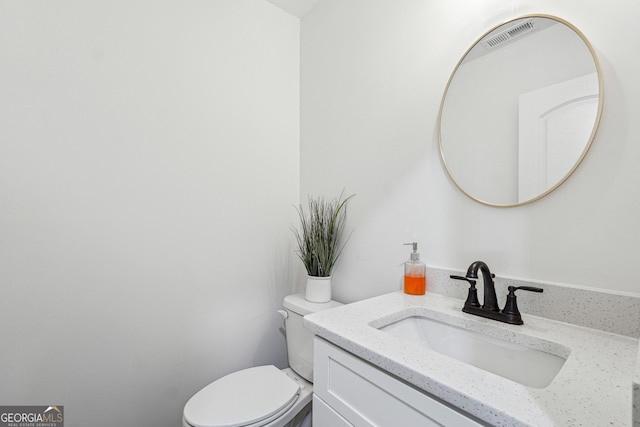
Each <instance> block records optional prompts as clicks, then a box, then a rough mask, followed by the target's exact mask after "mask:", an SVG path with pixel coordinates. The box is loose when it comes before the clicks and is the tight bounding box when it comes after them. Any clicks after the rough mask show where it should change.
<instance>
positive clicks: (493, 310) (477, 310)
mask: <svg viewBox="0 0 640 427" xmlns="http://www.w3.org/2000/svg"><path fill="white" fill-rule="evenodd" d="M478 270H480V271H481V272H482V279H483V281H484V304H483V305H482V306H480V302H479V301H478V290H477V289H476V280H475V279H477V278H478ZM449 277H451V278H452V279H456V280H465V281H467V282H469V284H470V285H471V287H470V288H469V294H468V296H467V300H466V301H465V302H464V307H463V308H462V311H463V312H465V313H469V314H475V315H476V316H481V317H486V318H488V319H493V320H498V321H500V322H505V323H510V324H512V325H522V324H523V323H524V322H523V321H522V316H521V315H520V311H519V310H518V304H517V301H516V294H515V292H516V291H517V290H518V289H522V290H523V291H531V292H542V291H543V290H542V289H541V288H535V287H533V286H509V287H508V289H509V294H508V295H507V302H506V304H505V305H504V309H503V310H502V311H501V310H500V309H499V308H498V299H497V298H496V287H495V282H494V281H493V279H494V278H495V277H496V275H495V274H492V273H491V271H490V270H489V266H487V264H486V263H484V262H483V261H475V262H474V263H473V264H471V265H470V266H469V268H468V269H467V275H466V277H462V276H455V275H451V276H449Z"/></svg>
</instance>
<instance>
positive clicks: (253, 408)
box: [182, 294, 342, 427]
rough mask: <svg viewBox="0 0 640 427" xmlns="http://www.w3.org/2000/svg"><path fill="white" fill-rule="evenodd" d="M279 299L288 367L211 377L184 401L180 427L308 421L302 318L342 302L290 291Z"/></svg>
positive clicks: (284, 426)
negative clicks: (318, 300) (308, 298)
mask: <svg viewBox="0 0 640 427" xmlns="http://www.w3.org/2000/svg"><path fill="white" fill-rule="evenodd" d="M283 305H284V308H285V310H284V311H280V312H281V314H282V315H283V316H284V317H285V332H286V337H287V353H288V356H289V365H290V367H288V368H285V369H282V370H280V369H278V368H277V367H275V366H273V365H265V366H256V367H253V368H247V369H243V370H241V371H237V372H233V373H231V374H229V375H227V376H224V377H222V378H220V379H218V380H216V381H214V382H212V383H211V384H209V385H208V386H206V387H205V388H203V389H202V390H200V391H199V392H197V393H196V394H194V395H193V396H192V397H191V399H189V401H188V402H187V404H186V405H185V407H184V411H183V420H182V425H183V427H309V426H311V398H312V394H313V386H312V384H311V381H312V380H313V334H312V333H311V332H309V331H307V330H306V329H305V328H304V326H303V324H302V318H303V316H304V315H306V314H309V313H314V312H317V311H321V310H327V309H329V308H333V307H337V306H339V305H342V304H340V303H339V302H336V301H330V302H327V303H321V304H318V303H312V302H309V301H306V300H305V299H304V294H294V295H288V296H287V297H285V299H284V303H283Z"/></svg>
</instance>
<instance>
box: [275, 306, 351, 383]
mask: <svg viewBox="0 0 640 427" xmlns="http://www.w3.org/2000/svg"><path fill="white" fill-rule="evenodd" d="M283 305H284V308H285V310H286V311H287V317H286V319H285V331H286V335H287V355H288V356H289V366H290V367H291V369H293V370H294V371H296V373H297V374H298V375H300V376H301V377H303V378H304V379H306V380H307V381H309V382H313V333H312V332H311V331H309V330H307V329H305V327H304V325H303V323H302V318H303V317H304V316H305V315H306V314H310V313H315V312H318V311H322V310H328V309H330V308H334V307H338V306H341V305H342V304H341V303H339V302H337V301H329V302H326V303H316V302H309V301H307V300H306V299H305V298H304V293H301V294H294V295H287V296H286V297H285V298H284V303H283Z"/></svg>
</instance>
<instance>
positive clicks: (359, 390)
mask: <svg viewBox="0 0 640 427" xmlns="http://www.w3.org/2000/svg"><path fill="white" fill-rule="evenodd" d="M315 340H316V341H315V347H314V385H313V388H314V390H313V391H314V394H315V395H316V396H317V397H319V398H320V399H322V400H323V401H324V402H325V403H326V404H328V405H329V406H330V407H331V408H333V409H334V410H335V411H336V412H337V413H338V414H340V416H342V417H343V418H344V419H346V420H347V421H348V422H349V423H351V424H353V425H354V426H356V427H370V426H376V427H397V426H421V427H423V426H424V427H429V426H455V427H464V426H473V427H478V426H480V425H481V424H479V423H477V422H476V421H474V420H472V419H470V418H468V417H467V416H465V415H464V414H462V413H461V412H458V411H457V410H455V409H453V408H452V407H449V406H447V405H445V404H444V403H441V402H439V401H437V400H435V399H434V398H432V397H430V396H429V395H427V394H426V393H424V392H421V391H419V390H417V389H416V388H414V387H413V386H410V385H408V384H406V383H404V382H402V381H400V380H399V379H397V378H395V377H393V376H391V375H389V374H388V373H386V372H384V371H383V370H381V369H379V368H377V367H375V366H373V365H371V364H369V363H367V362H365V361H363V360H362V359H360V358H358V357H356V356H354V355H352V354H351V353H348V352H346V351H344V350H342V349H340V348H339V347H336V346H334V345H333V344H330V343H328V342H327V341H324V340H323V339H321V338H317V337H316V339H315ZM314 427H333V426H332V425H331V424H322V423H319V424H315V423H314Z"/></svg>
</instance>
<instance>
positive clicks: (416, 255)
mask: <svg viewBox="0 0 640 427" xmlns="http://www.w3.org/2000/svg"><path fill="white" fill-rule="evenodd" d="M404 245H405V246H409V245H411V246H413V252H411V261H420V254H419V253H418V242H411V243H404Z"/></svg>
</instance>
